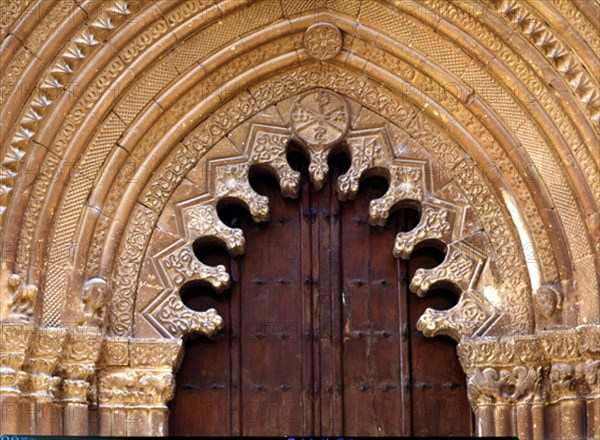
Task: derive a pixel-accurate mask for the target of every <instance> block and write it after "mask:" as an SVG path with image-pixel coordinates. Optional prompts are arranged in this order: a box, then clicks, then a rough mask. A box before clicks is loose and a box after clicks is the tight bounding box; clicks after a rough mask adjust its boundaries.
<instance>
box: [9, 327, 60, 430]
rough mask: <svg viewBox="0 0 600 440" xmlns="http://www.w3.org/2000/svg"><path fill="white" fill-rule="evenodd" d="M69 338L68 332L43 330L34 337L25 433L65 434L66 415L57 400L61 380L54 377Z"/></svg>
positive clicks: (28, 366) (28, 363)
mask: <svg viewBox="0 0 600 440" xmlns="http://www.w3.org/2000/svg"><path fill="white" fill-rule="evenodd" d="M66 336H67V330H66V329H63V328H39V329H37V331H36V333H35V335H34V336H33V340H32V342H31V346H30V348H29V350H28V353H27V358H26V360H25V371H26V372H27V374H28V380H27V383H26V386H25V390H26V391H25V393H24V394H23V397H24V402H23V403H22V406H21V408H22V410H23V411H24V413H25V417H24V421H25V426H22V427H20V429H19V432H20V433H21V434H36V435H61V434H62V420H61V419H62V414H61V411H60V405H59V404H58V403H57V401H56V397H57V396H56V394H57V393H56V391H57V389H58V385H59V383H60V377H57V376H54V372H55V370H56V367H57V365H58V361H59V358H60V355H61V352H62V347H63V344H64V341H65V338H66ZM27 427H28V429H27Z"/></svg>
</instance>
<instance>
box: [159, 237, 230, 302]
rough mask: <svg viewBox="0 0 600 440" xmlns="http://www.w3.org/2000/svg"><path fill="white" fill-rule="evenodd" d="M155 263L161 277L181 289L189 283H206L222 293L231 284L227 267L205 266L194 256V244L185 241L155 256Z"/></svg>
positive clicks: (176, 243)
mask: <svg viewBox="0 0 600 440" xmlns="http://www.w3.org/2000/svg"><path fill="white" fill-rule="evenodd" d="M153 261H154V262H155V264H156V267H157V271H158V272H159V273H160V275H161V276H162V277H163V278H164V279H165V281H167V282H168V284H170V285H172V286H174V287H181V286H182V285H183V284H185V283H186V282H188V281H206V282H207V283H209V284H210V285H211V286H212V287H213V288H214V289H215V290H216V291H217V292H222V291H223V290H225V289H227V288H228V287H229V286H230V284H231V278H230V276H229V274H228V273H227V269H226V268H225V266H223V265H222V264H219V265H217V266H209V265H207V264H204V263H203V262H201V261H200V260H198V258H196V256H195V255H194V251H193V249H192V244H191V243H187V242H185V241H183V240H180V241H177V242H175V243H174V244H173V245H171V246H169V247H168V248H166V249H164V250H163V251H161V252H160V253H158V254H157V255H155V256H154V257H153Z"/></svg>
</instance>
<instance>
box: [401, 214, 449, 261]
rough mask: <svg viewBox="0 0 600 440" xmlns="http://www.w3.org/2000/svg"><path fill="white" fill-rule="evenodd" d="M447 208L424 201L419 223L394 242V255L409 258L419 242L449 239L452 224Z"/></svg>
mask: <svg viewBox="0 0 600 440" xmlns="http://www.w3.org/2000/svg"><path fill="white" fill-rule="evenodd" d="M448 215H449V212H448V210H447V209H445V208H442V207H440V206H437V205H432V204H428V203H423V208H422V210H421V219H420V220H419V224H418V225H417V226H416V227H415V228H414V229H413V230H411V231H408V232H400V233H399V234H398V235H397V236H396V241H395V243H394V257H396V258H403V259H408V258H410V255H411V254H412V252H413V251H414V249H415V246H417V245H418V244H419V243H421V242H423V241H426V240H442V241H448V239H449V238H450V237H449V235H450V233H451V231H452V225H451V224H450V221H449V220H448Z"/></svg>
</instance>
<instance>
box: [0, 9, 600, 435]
mask: <svg viewBox="0 0 600 440" xmlns="http://www.w3.org/2000/svg"><path fill="white" fill-rule="evenodd" d="M369 1H370V3H369V7H368V8H366V7H365V8H361V7H360V4H361V3H360V2H328V4H327V5H325V4H323V5H321V4H320V2H318V1H317V2H315V5H314V6H302V7H300V6H298V7H297V6H296V5H293V6H292V5H287V4H284V5H277V7H275V8H273V7H272V5H271V4H270V3H269V2H254V3H251V4H246V3H245V2H219V3H216V4H212V3H211V2H207V3H206V4H203V3H202V2H200V3H198V2H191V1H190V2H184V3H182V4H175V2H165V3H164V4H163V3H159V4H157V5H148V4H146V3H145V2H122V1H118V2H105V3H101V2H89V4H88V3H87V2H81V4H79V3H78V4H75V3H72V2H67V1H64V2H63V1H59V2H57V3H56V4H53V5H52V6H51V7H50V10H46V9H44V8H43V7H42V6H40V5H38V4H34V3H31V4H29V3H26V2H23V3H19V4H18V5H17V4H16V3H15V4H14V5H13V4H12V3H11V4H10V5H12V6H11V8H10V9H7V13H6V14H4V15H3V20H6V23H7V27H5V28H3V34H2V35H3V36H4V37H5V39H4V41H3V46H2V59H3V60H6V61H7V63H6V64H4V62H3V68H2V75H3V78H4V79H5V81H4V84H5V85H6V89H5V90H6V92H4V91H3V95H2V102H3V108H2V110H1V113H2V139H3V140H5V141H6V142H3V144H2V145H3V147H2V148H3V149H2V168H1V171H2V174H1V176H0V178H1V179H2V193H1V198H0V201H1V213H2V237H3V238H2V240H3V250H2V252H3V255H2V276H1V279H0V281H1V283H2V286H1V287H2V298H3V301H2V304H1V313H2V315H1V316H2V341H3V343H2V366H3V369H2V372H1V375H2V405H3V407H4V408H8V409H7V411H6V414H7V417H8V419H7V424H6V425H5V426H7V428H6V429H7V432H9V431H12V432H21V433H35V434H44V433H45V434H49V433H62V432H64V433H65V434H85V433H88V432H92V433H93V432H99V433H100V434H127V435H135V434H154V433H161V432H164V429H165V428H164V420H165V411H166V406H165V404H166V401H168V399H169V397H170V393H171V389H172V381H173V370H174V368H176V365H177V360H178V359H179V356H180V355H181V354H180V345H181V343H180V340H179V337H180V336H182V335H183V334H185V333H186V332H189V331H199V332H204V333H206V334H211V333H212V332H214V331H216V330H218V328H219V326H220V325H221V319H220V318H219V317H218V315H217V312H216V311H208V312H206V313H193V312H190V311H189V310H187V309H185V308H184V306H183V305H182V304H181V303H180V301H178V297H177V296H176V295H175V294H174V293H173V292H174V291H175V288H176V287H177V285H178V284H180V281H179V278H178V277H179V276H183V278H184V279H187V278H186V277H188V278H194V277H201V278H202V277H205V278H206V279H209V280H210V281H211V282H212V283H213V285H216V286H219V283H222V284H226V283H227V276H226V274H225V273H224V272H223V271H222V270H221V271H219V270H218V269H216V270H215V269H212V268H207V267H202V266H201V265H200V264H194V263H195V262H194V261H193V259H190V258H187V257H185V255H184V253H185V249H186V247H185V246H186V242H187V241H189V239H190V238H191V237H192V235H193V234H213V235H216V236H219V237H221V239H226V240H227V241H226V243H227V244H228V246H229V248H230V250H231V251H232V252H239V251H241V246H242V241H241V237H240V236H239V234H238V235H236V232H235V231H229V230H227V229H226V228H223V227H222V226H221V225H219V224H218V222H214V221H213V220H215V219H214V215H213V214H214V213H213V212H212V211H211V209H210V203H211V200H213V198H214V197H225V196H232V197H238V198H240V199H242V200H244V199H247V200H246V202H247V203H248V204H249V206H250V208H251V210H252V212H253V214H254V215H255V216H256V217H257V218H258V219H260V218H261V216H263V217H264V215H266V213H267V212H268V208H267V205H266V201H265V200H261V199H260V198H257V197H256V196H254V195H253V194H252V193H251V192H250V191H248V188H247V187H245V180H244V179H243V178H242V177H243V173H242V174H239V172H240V171H244V167H247V164H248V163H252V161H253V160H254V161H256V162H257V163H260V162H261V161H263V162H264V161H265V159H264V157H263V156H262V155H261V154H259V153H257V152H256V151H255V150H254V149H255V148H256V146H257V145H259V142H257V141H256V139H259V140H260V139H261V138H260V136H261V130H263V132H266V133H268V136H266V138H265V142H267V141H268V145H269V147H268V149H267V150H266V151H269V152H270V153H271V157H270V158H268V159H267V160H266V161H267V163H268V164H270V166H271V167H273V168H274V170H275V172H276V173H277V174H278V177H279V178H280V179H282V182H283V184H282V187H283V188H284V189H285V191H287V194H293V191H294V176H293V173H290V171H289V170H287V169H286V168H285V166H284V164H282V163H281V161H278V155H277V154H279V153H277V152H278V151H280V149H281V146H282V145H283V143H284V142H285V139H288V138H290V137H294V136H295V137H300V138H302V136H303V135H302V129H301V128H300V127H296V128H295V130H294V129H293V128H294V127H293V124H292V123H291V122H290V120H289V115H290V114H291V113H292V112H291V106H292V105H294V102H295V101H294V100H295V99H296V98H295V97H304V96H310V93H311V92H310V91H311V90H317V89H321V90H328V92H327V93H335V94H336V95H334V96H338V97H339V99H341V100H343V101H345V102H347V103H348V113H349V115H351V117H350V119H349V126H348V127H347V130H346V132H345V133H344V136H346V139H347V142H348V143H349V145H351V146H352V145H355V154H354V155H353V160H354V158H360V159H356V163H355V164H353V170H354V171H355V173H354V174H352V173H351V174H350V175H348V177H347V179H346V181H345V182H342V183H345V185H342V187H341V188H340V194H342V195H343V196H351V194H352V188H353V187H354V186H353V185H355V183H356V182H357V179H358V178H359V177H360V174H361V173H362V172H363V171H364V169H363V168H364V167H366V169H368V168H369V167H378V168H382V167H383V168H386V169H390V165H389V164H390V163H391V164H392V165H391V169H392V170H393V171H391V172H390V179H391V180H392V181H394V179H395V181H396V182H397V184H396V185H395V186H394V185H393V187H394V188H396V190H397V191H398V192H392V193H390V194H389V197H388V198H384V199H383V200H381V201H380V203H378V204H375V206H373V207H372V212H371V220H372V221H373V222H374V223H377V222H379V221H383V219H385V216H386V213H387V212H388V211H389V209H390V208H391V207H392V205H393V204H394V203H395V202H396V201H397V200H401V199H402V198H403V197H408V196H407V194H405V193H403V192H402V191H408V190H409V188H412V190H413V191H415V188H420V193H418V194H417V193H415V194H413V195H412V196H411V198H414V199H416V200H419V201H421V202H422V204H423V207H424V211H423V212H424V213H427V215H425V216H424V219H425V220H423V222H422V224H421V225H420V227H418V228H417V230H416V231H415V232H414V233H413V235H406V236H402V237H399V238H398V241H397V243H396V248H395V253H396V255H397V256H398V257H403V256H406V255H407V254H408V253H409V252H410V248H411V246H413V245H414V243H415V242H416V241H418V240H420V239H423V238H426V237H428V236H433V235H441V239H443V240H445V241H446V242H447V243H449V245H450V249H451V250H452V251H451V252H448V258H447V259H446V261H445V262H444V264H443V265H442V266H440V267H439V268H436V269H434V270H432V271H429V272H423V273H422V274H421V275H420V276H418V277H415V280H414V286H413V287H414V290H416V291H418V292H421V293H424V292H425V291H426V290H427V288H428V286H430V285H431V284H432V283H433V282H435V281H439V280H447V281H448V282H452V283H454V284H457V285H458V286H459V287H460V288H461V289H462V291H463V293H462V298H461V302H460V303H459V304H458V305H457V306H456V307H455V308H454V309H452V310H451V311H448V312H444V313H439V312H434V311H432V312H430V313H427V314H426V315H425V316H424V318H423V320H422V321H421V322H422V324H421V329H422V330H423V331H424V332H425V333H426V334H431V335H434V334H436V333H440V332H445V333H447V334H450V335H452V336H453V337H455V338H456V339H458V340H459V341H460V343H459V347H458V351H459V356H460V359H461V362H462V365H463V367H464V369H465V372H466V373H467V375H468V377H469V387H470V398H471V403H472V405H473V408H474V410H475V413H476V416H477V417H478V421H479V423H478V427H479V430H480V431H479V432H480V433H481V434H498V435H504V434H508V435H511V434H518V435H519V436H523V437H543V436H548V435H549V436H561V437H577V436H579V437H581V436H585V435H586V434H587V435H588V436H591V437H594V436H597V435H598V432H597V428H596V426H597V425H598V423H597V420H598V419H599V418H600V416H599V415H598V411H600V403H599V401H598V362H599V360H598V353H599V351H600V348H599V344H600V342H599V341H600V339H599V338H600V333H599V327H598V323H599V322H600V312H599V309H600V302H599V300H598V298H599V296H598V295H599V294H598V285H599V284H598V270H597V268H598V263H599V258H600V252H599V250H598V249H599V248H598V243H599V241H600V237H599V236H598V233H597V230H598V224H599V216H598V205H599V203H600V202H599V200H600V195H599V193H598V191H599V182H600V173H599V171H598V169H599V166H600V162H599V157H598V153H597V149H595V148H594V146H595V144H597V141H598V132H597V125H596V123H597V122H598V85H597V80H596V79H595V78H594V75H593V74H590V73H589V72H595V71H597V69H598V57H597V42H598V30H597V29H595V28H594V26H593V23H594V20H593V17H594V16H595V14H597V8H596V7H595V6H594V5H584V4H582V3H580V2H576V3H573V4H571V3H568V4H567V3H560V2H558V3H555V4H554V3H553V4H548V5H546V4H544V5H542V6H539V7H537V6H536V7H535V8H534V7H533V5H531V4H529V3H528V2H514V1H508V0H506V1H491V2H482V3H478V4H473V3H471V2H457V4H450V3H447V2H423V3H422V4H416V3H413V2H409V1H406V2H391V1H390V2H387V1H374V0H373V1H371V0H369ZM44 7H45V6H44ZM242 16H252V17H255V18H256V20H254V19H253V20H242V19H240V17H242ZM44 17H48V18H49V19H47V20H44ZM132 17H134V18H135V20H132V19H131V18H132ZM50 18H51V19H50ZM317 23H321V24H320V25H317ZM59 24H62V25H61V26H58V25H59ZM67 25H68V26H67ZM65 26H67V27H65ZM59 28H60V32H59V31H58V29H59ZM4 29H6V32H5V31H4ZM224 29H226V30H227V32H225V31H224ZM565 29H566V30H569V31H568V32H567V31H564V30H565ZM563 31H564V32H563ZM507 35H510V38H508V37H507ZM199 41H202V42H205V43H203V44H198V42H199ZM315 42H316V43H318V44H316V43H315ZM321 43H327V44H321ZM34 60H35V61H34ZM34 85H35V87H33V86H34ZM307 92H308V95H305V93H307ZM73 97H76V99H73ZM301 99H302V98H301ZM274 111H277V113H278V114H279V115H280V117H281V121H280V123H279V124H275V126H273V124H272V123H269V124H266V123H265V122H264V121H262V122H261V114H265V112H274ZM353 112H354V113H353ZM356 112H358V114H356ZM361 112H362V113H361ZM358 115H361V116H360V117H358ZM286 119H287V120H286ZM353 123H354V124H355V125H353ZM359 123H360V124H363V125H360V124H359ZM357 124H358V125H357ZM265 126H266V128H265ZM341 128H344V126H340V127H338V129H340V131H344V130H341ZM262 136H265V134H262ZM352 136H354V138H353V137H352ZM386 137H387V140H385V139H386ZM382 139H383V140H382ZM299 140H301V141H302V140H303V141H304V142H305V143H306V144H310V143H311V139H310V137H307V138H305V139H299ZM317 140H318V141H321V139H317V138H316V137H315V139H314V141H317ZM354 140H355V141H356V143H355V144H353V142H354ZM367 140H368V142H371V141H372V142H380V143H381V144H382V145H384V146H385V147H382V149H381V150H380V151H383V152H385V151H388V153H386V154H387V156H386V161H385V162H384V163H377V161H376V160H375V159H372V158H369V157H364V156H362V152H363V151H368V149H366V150H365V149H364V148H363V146H364V145H365V144H360V142H363V141H364V142H367ZM368 142H367V143H368ZM315 144H316V142H315ZM265 145H267V144H265ZM316 145H320V144H316ZM386 149H387V150H386ZM309 150H310V151H311V159H312V165H313V170H312V173H313V179H314V181H315V182H317V183H318V182H319V179H320V178H322V177H320V176H321V174H320V173H322V172H323V163H324V162H323V155H324V154H326V150H319V149H318V148H315V147H313V148H311V149H309ZM324 152H325V153H324ZM254 153H256V154H255V155H254V156H253V154H254ZM253 157H254V159H253ZM249 161H250V162H249ZM365 164H366V165H365ZM236 167H237V168H236ZM228 173H229V174H228ZM229 182H232V183H231V185H230V184H229ZM415 182H416V183H415ZM398 188H404V189H403V190H402V191H400V190H399V189H398ZM438 191H439V192H438ZM232 192H233V193H232ZM574 201H576V202H575V203H574ZM445 212H447V213H448V214H447V217H446V214H445ZM189 213H192V215H196V216H199V217H198V218H200V219H203V220H201V221H198V222H194V221H191V220H190V218H189V217H187V216H188V215H190V214H189ZM174 215H175V217H176V219H177V222H173V216H174ZM211 219H212V220H211ZM445 219H448V220H449V221H448V225H449V226H448V227H446V226H445V223H444V220H445ZM190 225H192V226H190ZM194 225H196V226H194ZM438 225H439V226H438ZM209 226H210V228H209ZM469 227H470V228H473V229H470V230H469V229H468V228H469ZM190 228H191V229H190ZM211 228H212V229H211ZM465 228H466V229H465ZM465 230H468V231H470V233H469V234H467V235H465V234H464V231H465ZM46 237H47V240H45V238H46ZM168 241H172V243H169V246H170V247H169V246H166V247H165V246H164V243H165V242H168ZM171 257H173V258H171ZM168 261H171V262H172V264H171V263H169V262H168ZM66 262H67V263H66ZM169 265H170V266H169ZM186 265H188V266H186ZM154 267H157V268H158V274H161V275H160V277H162V278H160V277H159V276H158V275H157V276H155V277H154V278H153V277H152V274H151V271H152V270H154V269H153V268H154ZM165 285H167V288H166V289H165ZM165 292H166V293H165ZM473 319H475V321H473ZM474 322H475V323H476V324H474ZM173 323H177V324H176V325H172V324H173ZM49 413H52V414H62V420H64V421H65V422H64V423H62V422H60V419H61V418H60V417H58V416H56V417H55V418H52V417H46V416H44V417H42V416H40V414H49ZM93 414H98V419H99V423H98V424H95V423H93V422H89V416H90V415H93ZM34 415H35V416H34ZM129 417H136V418H138V419H137V420H142V423H136V424H127V423H126V421H127V418H129ZM561 417H562V418H564V419H567V420H569V422H570V423H563V424H560V423H558V422H557V420H560V419H561ZM68 420H77V422H69V421H68ZM92 420H93V419H92ZM3 425H4V424H3ZM90 426H91V428H90ZM88 429H92V431H89V430H88Z"/></svg>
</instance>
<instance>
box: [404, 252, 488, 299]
mask: <svg viewBox="0 0 600 440" xmlns="http://www.w3.org/2000/svg"><path fill="white" fill-rule="evenodd" d="M482 264H483V257H482V256H481V255H480V254H479V253H478V252H477V251H475V250H474V249H472V248H470V247H467V246H466V245H464V244H463V245H460V246H458V245H457V244H451V245H448V251H447V253H446V257H445V258H444V261H443V262H442V263H441V264H440V265H439V266H437V267H434V268H433V269H418V270H417V271H416V272H415V276H414V277H413V279H412V280H411V283H410V290H411V291H413V292H415V293H416V294H417V295H419V296H424V295H425V294H426V293H427V291H428V290H429V289H430V288H431V286H433V285H434V284H436V283H439V282H444V283H451V284H454V285H456V286H458V288H459V289H461V290H466V289H468V288H469V287H470V285H471V284H472V281H473V280H474V279H475V278H476V277H477V275H478V274H479V271H480V269H481V265H482Z"/></svg>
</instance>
